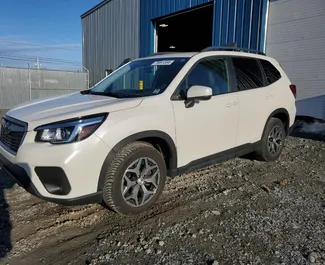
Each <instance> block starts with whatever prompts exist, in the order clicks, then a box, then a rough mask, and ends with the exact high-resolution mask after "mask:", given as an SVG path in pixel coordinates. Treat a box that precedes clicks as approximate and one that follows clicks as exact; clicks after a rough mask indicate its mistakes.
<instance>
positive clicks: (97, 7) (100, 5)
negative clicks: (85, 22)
mask: <svg viewBox="0 0 325 265" xmlns="http://www.w3.org/2000/svg"><path fill="white" fill-rule="evenodd" d="M111 1H113V0H103V1H102V2H100V3H99V4H97V5H95V6H94V7H93V8H91V9H89V10H88V11H86V12H85V13H83V14H82V15H81V16H80V17H81V19H83V18H85V17H87V16H89V15H90V14H91V13H93V12H95V11H96V10H98V9H99V8H101V7H102V6H104V5H106V4H108V3H109V2H111Z"/></svg>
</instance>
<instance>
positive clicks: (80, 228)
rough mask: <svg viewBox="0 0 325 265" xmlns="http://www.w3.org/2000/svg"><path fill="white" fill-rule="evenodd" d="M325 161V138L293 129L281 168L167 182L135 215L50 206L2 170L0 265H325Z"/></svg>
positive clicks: (233, 169) (226, 168)
mask: <svg viewBox="0 0 325 265" xmlns="http://www.w3.org/2000/svg"><path fill="white" fill-rule="evenodd" d="M321 126H323V125H321ZM322 130H324V131H325V127H322ZM297 136H299V137H297ZM315 136H317V140H311V139H306V138H312V139H315ZM302 137H304V138H302ZM324 159H325V137H324V135H323V136H321V135H319V134H317V135H316V134H315V135H313V134H310V133H309V132H305V133H303V132H300V133H295V136H291V137H289V138H288V139H287V142H286V148H285V151H284V153H283V155H282V156H281V159H280V160H279V161H277V162H274V163H261V162H256V161H250V160H245V159H235V160H231V161H228V162H225V163H222V164H219V165H215V166H211V167H209V168H205V169H203V170H199V171H196V172H193V173H191V174H186V175H183V176H180V177H177V178H175V179H169V180H168V183H167V184H166V187H165V191H164V193H163V195H162V197H161V199H160V200H159V202H158V203H156V205H155V207H154V208H153V209H151V210H150V211H149V212H147V213H145V214H143V215H140V216H137V217H121V216H119V215H117V214H114V213H111V212H108V211H107V210H105V209H104V208H102V207H101V206H99V205H89V206H83V207H64V206H58V205H55V204H51V203H46V202H43V201H41V200H39V199H37V198H34V197H32V196H31V195H29V194H28V193H26V192H25V191H24V190H23V189H21V188H20V187H18V186H17V185H15V184H14V182H13V181H12V179H11V178H10V177H9V176H7V175H6V174H5V173H4V172H3V171H1V172H0V235H1V237H0V264H24V265H29V264H32V265H36V264H172V265H177V264H198V265H199V264H202V265H203V264H213V265H216V264H325V173H324V172H325V163H324Z"/></svg>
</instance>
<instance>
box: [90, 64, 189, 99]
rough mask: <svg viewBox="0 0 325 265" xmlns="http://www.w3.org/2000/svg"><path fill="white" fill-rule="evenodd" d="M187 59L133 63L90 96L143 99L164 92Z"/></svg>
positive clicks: (114, 74) (103, 81) (107, 78)
mask: <svg viewBox="0 0 325 265" xmlns="http://www.w3.org/2000/svg"><path fill="white" fill-rule="evenodd" d="M188 59H189V58H161V59H157V58H156V59H143V60H138V61H133V62H131V63H129V64H126V65H124V66H123V67H121V68H120V69H118V70H117V71H115V72H113V73H112V74H110V75H109V76H107V77H106V78H105V79H103V80H102V81H101V82H100V83H98V84H97V85H95V86H94V87H93V88H92V89H91V90H90V94H95V95H106V96H111V97H117V98H127V97H145V96H152V95H158V94H161V93H162V92H164V91H165V89H166V88H167V87H168V86H169V84H170V83H171V82H172V80H173V79H174V78H175V76H176V75H177V73H178V72H179V71H180V70H181V68H182V67H183V66H184V65H185V63H186V62H187V61H188Z"/></svg>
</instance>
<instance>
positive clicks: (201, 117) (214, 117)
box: [173, 93, 238, 167]
mask: <svg viewBox="0 0 325 265" xmlns="http://www.w3.org/2000/svg"><path fill="white" fill-rule="evenodd" d="M173 106H174V114H175V125H176V140H177V151H178V153H179V158H178V159H179V165H178V166H179V167H181V166H185V165H186V164H188V163H190V162H191V161H194V160H197V159H200V158H203V157H206V156H209V155H212V154H215V153H219V152H222V151H225V150H227V149H231V148H233V147H236V137H237V124H238V100H237V94H236V93H231V94H224V95H218V96H214V97H212V98H211V99H210V100H207V101H205V100H202V101H198V102H197V103H196V104H195V105H194V106H193V107H190V108H186V107H185V104H184V101H173Z"/></svg>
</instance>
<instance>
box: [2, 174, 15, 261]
mask: <svg viewBox="0 0 325 265" xmlns="http://www.w3.org/2000/svg"><path fill="white" fill-rule="evenodd" d="M14 185H15V181H14V180H13V179H12V178H11V177H10V176H9V175H8V174H7V173H6V172H5V171H4V170H3V169H1V168H0V261H1V260H2V259H3V258H4V257H6V256H7V254H8V253H9V252H10V251H11V249H12V242H11V230H12V224H11V221H10V210H9V204H8V203H7V201H6V197H5V190H6V189H11V188H12V187H13V186H14Z"/></svg>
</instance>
